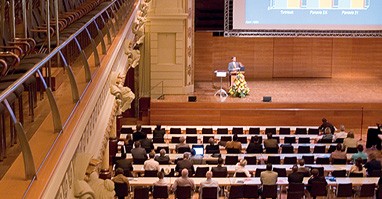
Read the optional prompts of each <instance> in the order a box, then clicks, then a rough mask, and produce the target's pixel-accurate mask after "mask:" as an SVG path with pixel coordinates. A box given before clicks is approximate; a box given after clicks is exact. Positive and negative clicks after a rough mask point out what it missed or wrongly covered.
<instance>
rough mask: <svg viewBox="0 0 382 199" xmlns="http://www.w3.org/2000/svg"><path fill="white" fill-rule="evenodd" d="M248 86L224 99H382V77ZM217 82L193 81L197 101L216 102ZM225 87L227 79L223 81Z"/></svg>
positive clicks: (176, 99) (277, 80)
mask: <svg viewBox="0 0 382 199" xmlns="http://www.w3.org/2000/svg"><path fill="white" fill-rule="evenodd" d="M247 84H248V86H249V88H250V89H251V91H250V94H249V95H248V96H247V97H245V98H234V97H231V96H229V97H228V98H227V99H226V100H225V101H224V102H225V103H237V102H240V103H260V102H262V99H263V96H271V97H272V103H382V90H381V85H382V79H365V78H362V79H361V78H273V79H265V80H255V81H249V82H247ZM219 88H220V82H215V83H213V82H196V83H195V92H194V93H190V94H189V95H195V96H197V101H198V102H214V101H215V102H217V101H219V100H220V99H219V98H218V97H214V93H215V92H216V91H217V90H218V89H219ZM223 88H224V89H225V90H226V91H228V83H227V82H226V81H224V82H223ZM187 97H188V95H165V98H164V100H154V101H156V102H159V101H163V102H186V101H187Z"/></svg>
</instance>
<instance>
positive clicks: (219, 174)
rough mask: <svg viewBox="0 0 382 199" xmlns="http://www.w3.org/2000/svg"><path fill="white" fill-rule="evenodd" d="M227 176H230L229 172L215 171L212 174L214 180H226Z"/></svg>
mask: <svg viewBox="0 0 382 199" xmlns="http://www.w3.org/2000/svg"><path fill="white" fill-rule="evenodd" d="M227 175H228V172H227V171H213V172H212V176H214V178H226V177H227Z"/></svg>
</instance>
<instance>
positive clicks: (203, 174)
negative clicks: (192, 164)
mask: <svg viewBox="0 0 382 199" xmlns="http://www.w3.org/2000/svg"><path fill="white" fill-rule="evenodd" d="M209 170H210V168H209V167H197V168H196V171H195V177H202V178H203V177H206V173H207V171H209Z"/></svg>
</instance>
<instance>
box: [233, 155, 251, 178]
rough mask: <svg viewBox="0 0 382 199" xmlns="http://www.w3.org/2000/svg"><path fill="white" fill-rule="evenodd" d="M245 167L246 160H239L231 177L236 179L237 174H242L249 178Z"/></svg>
mask: <svg viewBox="0 0 382 199" xmlns="http://www.w3.org/2000/svg"><path fill="white" fill-rule="evenodd" d="M245 166H247V160H246V159H242V160H240V162H238V163H237V164H236V168H235V174H234V175H233V176H234V177H236V174H237V173H244V174H245V175H246V176H247V177H251V174H250V173H249V171H248V169H247V168H245Z"/></svg>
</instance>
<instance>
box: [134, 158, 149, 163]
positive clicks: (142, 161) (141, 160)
mask: <svg viewBox="0 0 382 199" xmlns="http://www.w3.org/2000/svg"><path fill="white" fill-rule="evenodd" d="M145 161H146V159H137V158H134V159H133V164H143V163H145Z"/></svg>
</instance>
